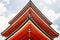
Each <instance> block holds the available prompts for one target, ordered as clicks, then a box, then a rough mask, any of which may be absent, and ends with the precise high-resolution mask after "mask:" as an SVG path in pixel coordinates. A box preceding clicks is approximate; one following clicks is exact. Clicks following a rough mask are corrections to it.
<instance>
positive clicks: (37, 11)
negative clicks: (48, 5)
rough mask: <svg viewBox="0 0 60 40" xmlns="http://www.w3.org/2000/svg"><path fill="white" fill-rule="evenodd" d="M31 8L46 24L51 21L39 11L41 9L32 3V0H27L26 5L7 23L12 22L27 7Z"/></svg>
mask: <svg viewBox="0 0 60 40" xmlns="http://www.w3.org/2000/svg"><path fill="white" fill-rule="evenodd" d="M30 7H31V8H32V9H33V10H34V11H35V12H36V13H37V14H38V16H39V17H41V18H42V19H43V20H44V21H45V22H46V23H47V24H48V25H51V24H52V23H51V22H50V21H49V20H48V19H47V18H46V17H45V16H44V15H43V14H42V13H41V11H40V10H39V9H38V8H37V7H36V6H35V5H34V4H33V2H32V1H29V2H28V3H27V5H26V6H25V7H24V8H23V9H22V10H21V11H20V12H19V13H18V14H17V15H16V16H15V17H14V18H13V19H12V20H10V21H9V24H13V23H14V22H15V21H16V20H17V19H18V18H19V17H20V16H21V15H23V14H24V13H25V12H26V10H27V9H29V8H30Z"/></svg>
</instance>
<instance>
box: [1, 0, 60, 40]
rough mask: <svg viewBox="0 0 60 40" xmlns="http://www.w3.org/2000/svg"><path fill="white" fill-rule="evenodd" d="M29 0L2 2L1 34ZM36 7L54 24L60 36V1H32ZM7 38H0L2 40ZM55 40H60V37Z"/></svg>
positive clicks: (6, 0) (4, 0)
mask: <svg viewBox="0 0 60 40" xmlns="http://www.w3.org/2000/svg"><path fill="white" fill-rule="evenodd" d="M28 2H29V0H0V33H1V32H2V31H4V30H5V29H6V28H7V27H8V26H9V24H8V21H9V20H11V19H12V18H13V17H14V16H15V15H16V14H18V12H19V11H20V10H21V9H22V8H23V7H24V6H25V5H26V4H27V3H28ZM32 2H33V3H34V4H35V5H36V7H37V8H38V9H39V10H40V11H41V12H42V13H43V14H44V15H45V16H46V17H47V18H48V19H49V20H50V21H51V22H52V23H53V24H52V25H51V27H52V28H53V29H55V30H56V31H57V32H58V33H59V34H60V0H32ZM4 39H5V37H2V36H0V40H4ZM54 40H60V37H58V38H55V39H54Z"/></svg>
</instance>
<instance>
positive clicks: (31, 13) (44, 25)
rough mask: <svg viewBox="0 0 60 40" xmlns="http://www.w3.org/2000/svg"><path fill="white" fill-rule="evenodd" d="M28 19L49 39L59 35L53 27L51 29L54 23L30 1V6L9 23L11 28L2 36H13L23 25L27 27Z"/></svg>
mask: <svg viewBox="0 0 60 40" xmlns="http://www.w3.org/2000/svg"><path fill="white" fill-rule="evenodd" d="M28 19H29V20H31V19H32V20H33V22H34V23H35V24H36V25H38V26H36V27H37V28H38V29H41V30H40V31H42V32H43V33H44V34H45V35H46V36H48V37H49V38H51V39H53V38H55V37H57V36H58V35H59V34H58V33H57V32H56V31H55V30H54V29H53V28H52V27H50V25H51V24H52V23H51V22H50V21H49V20H48V19H47V18H46V17H45V16H44V15H43V14H42V13H41V12H40V10H39V9H38V8H37V7H36V6H35V5H34V4H33V2H32V1H31V0H30V1H29V2H28V4H27V5H26V6H25V7H24V8H23V9H22V10H21V11H20V12H19V13H18V14H17V15H16V16H15V17H14V18H13V19H12V20H11V21H9V24H10V26H9V27H8V28H7V29H6V30H4V31H3V32H2V36H5V37H9V36H11V35H12V34H13V33H14V32H15V31H17V30H18V29H19V28H22V27H23V26H22V27H21V25H25V24H26V22H27V21H28ZM23 30H24V29H23ZM32 30H33V29H32ZM34 30H35V29H34ZM37 33H38V32H37Z"/></svg>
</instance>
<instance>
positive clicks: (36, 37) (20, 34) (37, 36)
mask: <svg viewBox="0 0 60 40" xmlns="http://www.w3.org/2000/svg"><path fill="white" fill-rule="evenodd" d="M28 29H31V32H30V35H31V39H32V40H49V38H48V37H47V36H46V35H45V34H43V33H42V32H41V31H39V30H38V28H37V27H36V26H35V25H34V24H32V23H31V22H28V23H27V24H26V25H25V26H23V28H22V29H21V30H18V31H17V32H16V33H15V34H14V35H13V36H11V37H10V38H9V40H23V39H25V40H27V39H28V38H29V35H28V34H29V33H28Z"/></svg>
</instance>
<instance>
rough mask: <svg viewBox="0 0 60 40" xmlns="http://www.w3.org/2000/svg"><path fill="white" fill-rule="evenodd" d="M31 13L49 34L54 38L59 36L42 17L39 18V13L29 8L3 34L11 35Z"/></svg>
mask: <svg viewBox="0 0 60 40" xmlns="http://www.w3.org/2000/svg"><path fill="white" fill-rule="evenodd" d="M29 12H30V13H29ZM29 14H30V16H31V17H32V18H33V20H34V21H35V22H36V23H37V24H38V25H39V26H40V27H41V29H43V30H44V31H45V32H46V33H47V34H48V35H50V36H51V37H52V38H55V37H57V36H58V34H57V33H56V32H55V31H54V30H53V29H51V28H50V26H48V25H47V24H46V23H45V22H43V21H42V20H41V18H39V17H38V16H37V14H35V13H34V12H33V10H32V9H29V10H28V11H27V12H26V14H24V16H22V17H21V18H19V19H18V20H17V21H16V22H15V23H13V24H12V25H11V26H10V27H9V28H8V29H7V30H6V31H5V32H3V33H2V35H3V36H6V37H7V36H9V35H10V34H11V33H12V32H14V31H15V30H16V29H17V28H18V27H19V26H20V25H21V23H22V22H24V21H25V20H26V18H27V16H28V15H29Z"/></svg>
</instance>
